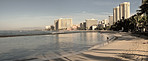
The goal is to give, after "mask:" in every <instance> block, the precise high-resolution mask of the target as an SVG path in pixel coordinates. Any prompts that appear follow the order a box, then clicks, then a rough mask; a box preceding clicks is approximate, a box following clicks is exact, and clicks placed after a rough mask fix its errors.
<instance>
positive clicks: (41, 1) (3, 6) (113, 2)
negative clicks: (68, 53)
mask: <svg viewBox="0 0 148 61" xmlns="http://www.w3.org/2000/svg"><path fill="white" fill-rule="evenodd" d="M123 2H130V4H131V14H134V13H136V10H137V9H139V6H140V5H141V0H0V30H16V29H24V28H34V27H36V28H38V27H45V26H46V25H54V20H56V19H59V18H72V19H73V24H79V23H81V22H83V21H85V19H91V18H94V19H98V20H103V19H108V16H109V15H112V14H113V8H114V7H116V6H118V5H119V4H120V3H123Z"/></svg>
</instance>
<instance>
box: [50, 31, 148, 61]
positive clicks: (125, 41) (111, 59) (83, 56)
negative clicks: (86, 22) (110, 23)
mask: <svg viewBox="0 0 148 61" xmlns="http://www.w3.org/2000/svg"><path fill="white" fill-rule="evenodd" d="M102 33H108V34H112V35H114V36H115V37H116V39H115V40H113V41H112V42H109V43H106V44H104V46H101V47H100V46H94V47H93V48H91V49H89V50H88V51H85V52H82V53H80V54H73V55H71V56H62V57H61V58H58V59H52V60H49V61H148V37H146V36H141V35H134V34H131V33H126V32H108V31H102Z"/></svg>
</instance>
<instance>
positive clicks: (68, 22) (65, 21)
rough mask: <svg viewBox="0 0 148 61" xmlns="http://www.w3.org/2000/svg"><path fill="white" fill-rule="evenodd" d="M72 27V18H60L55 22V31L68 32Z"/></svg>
mask: <svg viewBox="0 0 148 61" xmlns="http://www.w3.org/2000/svg"><path fill="white" fill-rule="evenodd" d="M71 26H72V19H71V18H60V19H58V20H55V29H56V30H67V29H68V28H70V27H71Z"/></svg>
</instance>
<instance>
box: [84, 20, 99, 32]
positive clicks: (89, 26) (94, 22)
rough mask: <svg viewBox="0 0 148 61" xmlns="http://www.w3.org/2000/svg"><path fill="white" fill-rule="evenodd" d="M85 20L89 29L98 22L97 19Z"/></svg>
mask: <svg viewBox="0 0 148 61" xmlns="http://www.w3.org/2000/svg"><path fill="white" fill-rule="evenodd" d="M85 21H86V29H87V30H89V29H91V26H93V25H97V24H98V20H97V19H86V20H85Z"/></svg>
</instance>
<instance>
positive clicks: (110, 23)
mask: <svg viewBox="0 0 148 61" xmlns="http://www.w3.org/2000/svg"><path fill="white" fill-rule="evenodd" d="M109 25H113V16H109Z"/></svg>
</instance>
